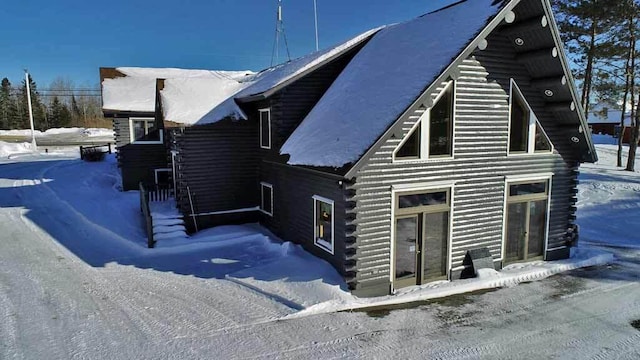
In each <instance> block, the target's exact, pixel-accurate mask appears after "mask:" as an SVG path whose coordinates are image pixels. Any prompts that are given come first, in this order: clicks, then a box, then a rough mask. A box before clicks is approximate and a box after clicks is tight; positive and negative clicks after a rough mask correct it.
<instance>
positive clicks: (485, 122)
mask: <svg viewBox="0 0 640 360" xmlns="http://www.w3.org/2000/svg"><path fill="white" fill-rule="evenodd" d="M489 44H490V45H489V46H490V47H489V48H488V49H487V50H486V51H483V52H478V53H477V54H475V56H471V57H470V58H468V59H466V60H465V61H464V62H463V63H462V64H461V65H460V66H459V71H460V74H461V75H460V77H459V79H458V80H457V81H456V108H455V111H456V112H455V130H454V137H455V143H454V155H455V159H453V160H432V161H428V162H427V161H416V162H396V163H393V162H392V153H393V151H394V149H396V147H397V146H398V145H399V144H400V142H401V140H402V139H403V138H404V137H405V136H406V135H407V134H408V132H409V130H410V129H411V128H412V127H413V125H414V124H415V123H416V122H417V121H418V120H419V119H420V116H421V115H422V112H423V111H415V112H414V113H412V114H410V115H409V116H408V117H407V118H405V119H403V120H402V121H403V123H402V126H401V127H402V136H398V137H396V138H389V139H387V140H386V141H385V142H384V143H383V144H382V145H381V146H380V147H379V148H378V149H377V151H376V152H375V153H374V154H373V155H372V156H371V158H370V159H369V160H368V162H367V164H366V165H365V166H364V167H362V168H361V170H360V171H359V172H358V173H357V175H356V182H355V184H354V185H352V186H351V189H353V190H355V193H356V195H355V196H354V197H353V198H352V199H350V200H352V201H355V203H356V209H355V212H356V218H355V220H354V221H353V224H354V225H356V229H357V230H356V231H355V233H354V235H355V236H356V237H357V249H358V250H357V255H356V258H357V269H358V271H357V276H356V283H357V285H356V287H357V288H358V289H367V288H373V287H377V288H379V289H380V292H384V290H385V289H388V285H389V281H390V274H389V269H390V262H391V259H390V250H391V249H390V245H391V244H390V239H391V221H392V219H391V206H392V200H391V197H392V195H391V187H392V185H399V184H421V183H428V182H438V181H454V182H455V192H454V203H453V210H454V212H453V214H454V215H453V216H454V217H453V236H452V239H451V243H452V264H451V266H452V268H456V267H459V266H461V265H462V262H463V259H464V256H465V254H466V252H467V250H470V249H474V248H481V247H487V248H488V249H489V250H490V251H491V254H492V255H493V257H494V259H500V258H501V257H502V255H501V251H502V232H503V217H504V191H505V177H506V176H513V175H536V174H541V173H549V172H553V173H555V176H554V177H553V189H552V199H551V215H550V225H549V248H554V247H557V246H562V245H564V239H563V236H564V235H565V232H566V230H567V226H568V224H569V222H570V218H569V215H570V214H571V213H572V211H570V206H572V205H574V204H575V197H574V192H573V190H574V187H575V180H576V177H575V173H573V172H572V171H571V170H572V168H571V166H572V165H573V164H576V161H577V159H573V158H570V155H568V156H565V158H564V159H563V155H565V154H572V152H571V149H570V148H569V145H568V140H567V138H566V134H564V135H563V132H562V131H560V129H559V128H558V127H557V126H556V123H555V122H554V118H553V116H552V114H551V113H549V112H547V111H545V110H544V102H543V101H544V99H542V98H541V96H540V95H539V94H538V93H537V92H536V91H532V89H530V87H529V81H530V79H529V77H528V76H529V75H528V73H527V70H526V69H525V68H524V67H523V66H522V65H521V64H519V63H518V62H517V61H516V60H515V57H514V52H513V49H512V48H511V46H510V45H509V44H508V43H507V42H506V41H504V39H502V38H499V37H498V38H497V39H496V37H495V36H494V37H490V38H489ZM511 77H513V78H514V79H515V80H516V82H517V83H518V85H519V87H520V88H521V90H522V91H523V93H524V96H525V97H526V99H527V101H528V102H529V104H530V105H531V106H532V107H533V110H534V112H535V113H536V115H537V117H538V118H539V120H540V121H541V123H542V126H543V127H544V129H545V131H546V132H547V134H548V136H549V137H550V139H551V141H552V143H553V144H554V145H555V149H556V151H555V153H554V154H544V155H530V156H520V157H513V156H507V146H508V122H509V105H508V95H509V79H510V78H511ZM444 85H445V84H442V86H440V88H439V89H438V90H437V91H436V92H435V93H434V94H432V97H433V98H435V96H436V95H437V94H438V93H439V92H440V91H441V90H442V89H443V88H444ZM561 154H562V155H561ZM374 293H375V292H374Z"/></svg>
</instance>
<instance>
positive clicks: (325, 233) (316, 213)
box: [313, 196, 334, 254]
mask: <svg viewBox="0 0 640 360" xmlns="http://www.w3.org/2000/svg"><path fill="white" fill-rule="evenodd" d="M313 217H314V221H313V227H314V243H315V244H316V246H318V247H320V248H322V249H323V250H326V251H328V252H329V253H331V254H333V248H334V243H333V230H334V223H333V201H332V200H329V199H325V198H323V197H320V196H314V197H313Z"/></svg>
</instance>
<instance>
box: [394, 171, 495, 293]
mask: <svg viewBox="0 0 640 360" xmlns="http://www.w3.org/2000/svg"><path fill="white" fill-rule="evenodd" d="M455 190H456V183H455V182H454V181H438V182H427V183H417V184H396V185H392V186H391V199H390V200H391V219H393V220H392V221H391V228H390V231H391V239H390V240H391V254H390V264H389V266H390V271H389V281H390V282H391V284H392V290H391V291H392V293H395V291H396V290H397V288H396V285H397V284H396V282H395V271H396V270H395V269H396V264H395V257H396V254H395V252H396V249H395V245H393V244H395V241H396V239H395V237H396V235H395V231H396V227H395V219H396V217H397V216H403V213H405V212H403V211H402V210H401V209H400V208H399V203H398V202H399V201H398V199H399V196H402V195H407V194H417V193H431V192H439V191H447V204H446V205H444V204H440V205H430V206H429V207H430V208H429V209H425V207H426V206H425V207H422V208H420V207H416V208H407V209H413V210H415V209H418V211H424V210H427V211H424V212H426V213H438V212H441V211H443V210H445V209H448V210H447V211H448V212H449V229H448V234H447V236H448V241H447V248H448V250H447V279H451V273H452V272H453V271H457V270H461V269H464V267H462V268H455V269H454V268H452V264H453V260H452V255H453V221H454V219H455ZM405 214H406V213H405ZM494 261H495V260H494Z"/></svg>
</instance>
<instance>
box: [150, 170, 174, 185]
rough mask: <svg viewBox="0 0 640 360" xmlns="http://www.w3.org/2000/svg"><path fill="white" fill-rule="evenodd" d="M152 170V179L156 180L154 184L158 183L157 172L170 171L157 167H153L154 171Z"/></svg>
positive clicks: (169, 171)
mask: <svg viewBox="0 0 640 360" xmlns="http://www.w3.org/2000/svg"><path fill="white" fill-rule="evenodd" d="M153 172H154V175H153V176H154V179H155V181H156V185H158V173H159V172H168V173H171V172H172V171H171V169H169V168H158V169H154V171H153Z"/></svg>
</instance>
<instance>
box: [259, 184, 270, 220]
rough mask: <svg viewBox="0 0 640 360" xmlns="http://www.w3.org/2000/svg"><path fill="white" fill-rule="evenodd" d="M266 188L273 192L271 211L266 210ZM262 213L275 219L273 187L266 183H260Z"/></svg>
mask: <svg viewBox="0 0 640 360" xmlns="http://www.w3.org/2000/svg"><path fill="white" fill-rule="evenodd" d="M264 188H269V189H270V190H271V209H269V210H271V211H267V210H264ZM260 212H261V213H263V214H266V215H269V216H271V217H273V185H272V184H269V183H266V182H264V181H261V182H260Z"/></svg>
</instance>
